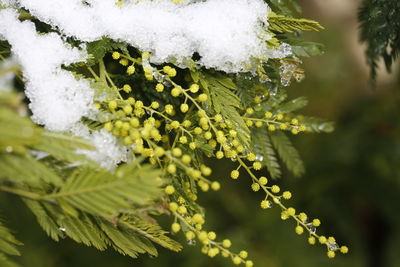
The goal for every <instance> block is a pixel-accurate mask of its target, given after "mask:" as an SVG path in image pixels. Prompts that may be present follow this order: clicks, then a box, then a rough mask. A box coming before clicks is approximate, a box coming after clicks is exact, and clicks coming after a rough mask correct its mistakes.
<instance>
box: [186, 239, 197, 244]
mask: <svg viewBox="0 0 400 267" xmlns="http://www.w3.org/2000/svg"><path fill="white" fill-rule="evenodd" d="M187 243H188V245H189V246H194V245H196V240H194V239H190V240H188V241H187Z"/></svg>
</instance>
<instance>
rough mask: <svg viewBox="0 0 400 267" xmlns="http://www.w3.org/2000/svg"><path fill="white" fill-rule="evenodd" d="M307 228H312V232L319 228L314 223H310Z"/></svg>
mask: <svg viewBox="0 0 400 267" xmlns="http://www.w3.org/2000/svg"><path fill="white" fill-rule="evenodd" d="M307 228H308V230H310V232H311V233H313V234H315V232H316V231H317V228H316V227H315V226H314V225H313V224H312V223H308V224H307Z"/></svg>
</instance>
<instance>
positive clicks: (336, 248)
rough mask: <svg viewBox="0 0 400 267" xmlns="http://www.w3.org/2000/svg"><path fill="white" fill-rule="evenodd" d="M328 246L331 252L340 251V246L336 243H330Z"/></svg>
mask: <svg viewBox="0 0 400 267" xmlns="http://www.w3.org/2000/svg"><path fill="white" fill-rule="evenodd" d="M326 245H327V246H328V250H330V251H335V250H338V249H339V246H338V244H337V243H336V242H328V243H327V244H326Z"/></svg>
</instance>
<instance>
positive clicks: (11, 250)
mask: <svg viewBox="0 0 400 267" xmlns="http://www.w3.org/2000/svg"><path fill="white" fill-rule="evenodd" d="M19 245H22V243H21V242H19V241H18V240H17V239H15V237H14V236H13V235H12V234H11V232H10V230H9V229H8V228H7V227H5V226H4V224H3V223H2V222H1V221H0V266H10V267H11V266H12V267H14V266H18V265H17V264H15V263H14V262H13V261H12V260H10V259H9V258H8V256H7V255H9V256H20V253H19V251H18V249H17V247H16V246H19Z"/></svg>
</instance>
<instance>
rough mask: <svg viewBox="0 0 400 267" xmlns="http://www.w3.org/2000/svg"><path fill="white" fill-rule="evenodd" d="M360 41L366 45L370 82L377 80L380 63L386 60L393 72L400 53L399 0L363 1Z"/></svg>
mask: <svg viewBox="0 0 400 267" xmlns="http://www.w3.org/2000/svg"><path fill="white" fill-rule="evenodd" d="M358 20H359V22H360V30H361V34H360V40H361V41H362V42H365V43H366V44H367V50H366V56H367V62H368V64H369V65H370V68H371V82H372V84H375V83H376V75H377V69H378V62H379V60H380V59H383V61H384V62H385V66H386V70H387V71H388V72H390V70H391V67H392V64H393V62H394V61H395V60H396V58H397V57H398V55H399V53H400V2H399V1H398V0H364V1H363V2H362V4H361V6H360V9H359V12H358Z"/></svg>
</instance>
